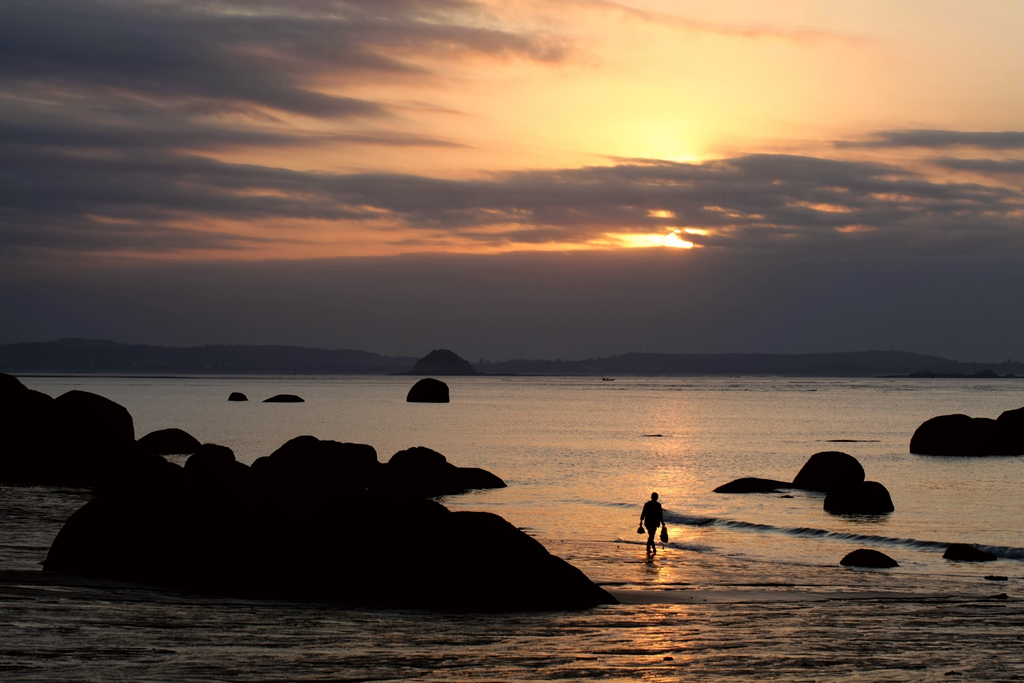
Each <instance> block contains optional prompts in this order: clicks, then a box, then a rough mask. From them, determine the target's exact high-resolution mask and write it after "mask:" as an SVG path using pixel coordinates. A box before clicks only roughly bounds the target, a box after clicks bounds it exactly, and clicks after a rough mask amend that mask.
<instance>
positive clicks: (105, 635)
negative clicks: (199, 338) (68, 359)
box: [0, 375, 1024, 681]
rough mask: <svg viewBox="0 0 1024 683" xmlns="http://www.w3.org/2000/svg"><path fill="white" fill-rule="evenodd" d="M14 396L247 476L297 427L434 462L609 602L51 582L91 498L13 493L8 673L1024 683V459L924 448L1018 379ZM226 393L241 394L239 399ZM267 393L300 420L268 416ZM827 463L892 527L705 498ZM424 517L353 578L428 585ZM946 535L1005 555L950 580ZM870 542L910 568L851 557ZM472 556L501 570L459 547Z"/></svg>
mask: <svg viewBox="0 0 1024 683" xmlns="http://www.w3.org/2000/svg"><path fill="white" fill-rule="evenodd" d="M20 379H21V380H22V382H23V383H24V384H25V385H26V386H28V387H29V388H31V389H36V390H39V391H42V392H45V393H48V394H50V395H52V396H57V395H60V394H62V393H64V392H65V391H68V390H71V389H79V390H84V391H91V392H94V393H97V394H100V395H102V396H106V397H107V398H110V399H112V400H114V401H116V402H118V403H120V404H121V405H123V406H125V407H126V408H127V409H128V410H129V412H130V413H131V414H132V416H133V419H134V422H135V431H136V437H141V436H143V435H145V434H147V433H149V432H151V431H153V430H157V429H163V428H167V427H178V428H181V429H184V430H186V431H187V432H189V433H191V434H192V435H194V436H195V437H196V438H198V439H199V440H200V441H203V442H209V443H217V444H221V445H224V446H228V447H230V448H231V449H232V450H233V451H234V453H235V456H236V458H237V459H238V460H240V461H242V462H245V463H251V462H253V461H254V460H255V459H256V458H259V457H261V456H264V455H269V454H270V453H271V452H272V451H274V450H275V449H276V448H277V447H279V446H280V445H281V444H283V443H284V442H286V441H287V440H289V439H291V438H293V437H295V436H299V435H303V434H311V435H313V436H316V437H318V438H321V439H333V440H337V441H349V442H357V443H367V444H371V445H372V446H374V448H375V449H376V450H377V454H378V458H379V459H380V460H381V461H387V460H388V459H389V458H390V457H391V455H392V454H394V453H395V452H397V451H399V450H402V449H405V448H409V447H411V446H427V447H429V448H432V449H434V450H436V451H439V452H441V453H443V454H444V455H445V456H446V457H447V459H448V461H449V462H451V463H453V464H455V465H458V466H463V467H482V468H485V469H487V470H490V471H491V472H493V473H495V474H497V475H498V476H500V477H501V478H502V479H504V480H505V482H506V483H507V484H508V486H507V488H504V489H496V490H488V491H475V492H470V493H466V494H463V495H459V496H449V497H444V498H441V499H439V500H440V501H441V502H442V503H443V504H444V505H446V506H448V507H449V508H451V509H453V510H484V511H489V512H494V513H497V514H499V515H501V516H502V517H504V518H505V519H507V520H509V521H510V522H511V523H513V524H514V525H516V526H517V527H519V528H521V529H522V530H524V531H525V532H526V533H528V534H530V535H531V536H533V537H535V538H536V539H538V540H539V541H540V542H541V543H543V544H544V546H545V547H547V548H548V550H549V551H551V552H552V553H553V554H555V555H558V556H559V557H562V558H563V559H565V560H567V561H568V562H570V563H572V564H573V565H575V566H577V567H578V568H580V569H581V570H582V571H583V572H584V573H585V574H586V575H587V576H589V577H590V578H591V579H592V580H593V581H595V582H596V583H598V584H600V585H602V586H604V587H605V588H606V589H608V590H609V591H610V592H612V594H613V595H615V596H616V597H618V598H619V599H620V601H621V604H618V605H606V606H601V607H596V608H593V609H590V610H584V611H580V612H542V613H515V614H472V613H445V612H429V611H419V610H370V609H359V608H353V607H351V606H349V605H344V604H334V603H297V602H281V601H256V600H239V599H231V598H220V597H217V596H209V595H191V594H187V593H182V592H177V591H172V590H166V589H160V588H154V587H152V586H144V585H135V584H121V583H113V582H105V581H96V580H86V579H81V580H77V579H68V578H65V577H58V578H54V577H51V576H49V575H45V574H43V573H42V572H41V571H40V564H39V563H40V562H41V561H42V560H43V559H44V558H45V557H46V552H47V549H48V548H49V545H50V543H51V542H52V540H53V538H54V537H55V535H56V534H57V532H58V531H59V530H60V528H61V526H62V524H63V522H64V521H65V520H66V519H67V517H68V516H69V515H70V514H71V513H73V512H74V511H75V510H76V509H78V508H79V507H80V506H81V505H83V504H84V503H85V502H87V501H88V500H89V499H90V493H89V492H88V491H85V490H79V489H67V488H50V487H15V486H7V485H3V486H0V680H3V681H382V680H425V681H426V680H429V681H462V680H466V681H516V680H524V681H525V680H573V679H584V680H604V681H614V680H644V681H716V680H783V681H837V680H843V681H950V680H985V681H1004V680H1005V681H1021V680H1024V461H1022V457H1021V456H992V457H978V458H967V457H936V456H921V455H913V454H911V453H910V452H909V443H910V438H911V436H912V434H913V433H914V430H915V429H916V428H917V426H918V425H920V424H921V423H922V422H924V421H925V420H927V419H929V418H931V417H934V416H936V415H943V414H950V413H965V414H967V415H971V416H974V417H993V418H994V417H997V416H998V415H999V414H1000V413H1001V412H1002V411H1004V410H1008V409H1013V408H1019V407H1021V406H1022V405H1024V379H906V378H855V379H845V378H844V379H834V378H794V377H608V378H601V377H497V376H493V377H492V376H488V377H449V378H445V381H446V383H447V384H448V385H449V387H450V393H451V403H448V404H422V403H407V402H406V401H405V397H406V393H407V392H408V390H409V387H410V386H411V384H412V383H413V382H414V381H415V378H411V377H403V376H387V377H381V376H372V377H371V376H306V375H302V376H273V377H269V376H189V377H120V376H119V377H100V376H25V377H21V378H20ZM234 391H240V392H242V393H244V394H246V395H247V396H248V397H249V401H248V402H228V401H227V397H228V395H229V394H230V393H231V392H234ZM280 393H289V394H297V395H299V396H301V397H302V398H303V399H304V402H303V403H263V402H262V401H263V399H265V398H267V397H270V396H272V395H275V394H280ZM830 450H838V451H842V452H845V453H848V454H850V455H852V456H854V457H855V458H857V460H859V461H860V463H861V464H862V465H863V467H864V470H865V471H866V474H867V479H869V480H872V481H878V482H881V483H882V484H883V485H884V486H885V487H886V488H887V489H888V490H889V492H890V495H891V496H892V499H893V503H894V505H895V511H894V512H893V513H891V514H889V515H884V516H837V515H833V514H830V513H828V512H825V511H824V509H823V496H822V495H820V494H814V493H808V492H801V491H780V492H778V493H769V494H745V495H735V494H734V495H728V494H717V493H714V492H713V489H714V488H715V487H717V486H719V485H721V484H724V483H726V482H728V481H731V480H733V479H736V478H739V477H747V476H755V477H765V478H771V479H780V480H791V479H792V478H793V477H794V476H795V475H796V473H797V472H798V471H799V470H800V468H801V466H802V465H803V464H804V463H805V462H806V461H807V459H808V458H809V457H810V456H811V455H812V454H814V453H816V452H819V451H830ZM176 457H178V456H170V458H171V459H174V458H176ZM179 461H180V460H179ZM652 492H657V493H658V494H659V496H660V500H661V502H662V503H663V504H664V507H665V511H666V512H665V517H666V522H667V526H668V532H669V540H668V542H666V543H664V544H659V547H658V552H657V553H656V554H655V555H653V556H648V555H647V553H646V551H645V547H644V544H645V541H646V536H645V535H638V534H637V532H636V527H637V523H638V520H639V514H640V509H641V506H642V504H643V503H644V502H645V501H646V500H648V499H649V498H650V494H651V493H652ZM416 524H417V520H415V519H410V520H408V522H407V525H406V526H405V527H404V528H395V529H391V530H389V531H388V532H387V535H386V536H387V537H386V538H385V539H384V543H383V546H382V548H381V551H380V552H379V553H375V554H374V555H372V556H358V557H357V556H353V557H352V558H351V561H352V562H365V563H371V564H380V565H382V566H384V565H387V566H392V567H393V566H394V565H395V564H396V563H397V564H398V565H400V566H401V567H405V568H407V573H406V574H405V577H406V580H408V581H410V582H415V581H417V579H418V577H417V558H416V557H415V556H413V555H411V554H410V553H408V552H406V550H405V548H406V544H405V543H404V542H403V538H404V537H406V536H407V535H409V534H413V533H415V527H416ZM336 542H337V543H342V544H343V543H345V539H344V538H338V539H336ZM950 543H971V544H977V545H978V546H979V547H981V548H983V549H985V550H987V551H989V552H991V553H994V554H995V555H996V556H997V559H996V560H995V561H992V562H984V563H963V562H953V561H949V560H945V559H943V557H942V555H943V552H944V550H945V548H946V546H947V545H948V544H950ZM858 548H870V549H874V550H878V551H881V552H883V553H885V554H886V555H889V556H890V557H892V558H893V559H894V560H896V561H897V562H898V563H899V566H898V567H895V568H891V569H884V570H882V569H853V568H847V567H843V566H841V565H840V564H839V562H840V560H841V559H842V558H843V557H844V556H845V555H846V554H847V553H849V552H851V551H853V550H856V549H858ZM459 562H460V563H462V564H463V565H464V568H465V571H466V572H472V573H482V574H486V573H487V572H488V570H489V568H488V566H487V565H486V563H483V562H478V561H477V560H476V558H474V556H473V553H472V551H471V549H469V548H468V547H467V550H466V552H465V554H464V556H463V557H460V558H459ZM424 590H429V586H424ZM495 590H501V586H497V585H496V586H495Z"/></svg>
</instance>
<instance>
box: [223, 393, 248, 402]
mask: <svg viewBox="0 0 1024 683" xmlns="http://www.w3.org/2000/svg"><path fill="white" fill-rule="evenodd" d="M228 400H229V401H248V400H249V397H248V396H246V395H245V394H243V393H242V392H241V391H232V392H231V395H230V396H228Z"/></svg>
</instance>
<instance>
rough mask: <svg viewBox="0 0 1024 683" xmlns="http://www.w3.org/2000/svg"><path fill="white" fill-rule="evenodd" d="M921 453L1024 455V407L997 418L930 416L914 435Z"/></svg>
mask: <svg viewBox="0 0 1024 683" xmlns="http://www.w3.org/2000/svg"><path fill="white" fill-rule="evenodd" d="M910 452H911V453H916V454H918V455H968V456H982V455H1024V408H1017V409H1016V410H1007V411H1006V412H1004V413H1003V414H1001V415H1000V416H999V417H998V418H997V419H995V420H992V419H990V418H986V417H969V416H967V415H961V414H956V415H939V416H938V417H933V418H931V419H930V420H926V421H925V422H924V423H923V424H922V425H921V426H920V427H918V428H917V430H915V431H914V435H913V437H911V439H910Z"/></svg>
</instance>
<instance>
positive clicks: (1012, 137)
mask: <svg viewBox="0 0 1024 683" xmlns="http://www.w3.org/2000/svg"><path fill="white" fill-rule="evenodd" d="M835 144H836V146H837V147H920V148H925V149H946V148H948V147H976V148H979V149H989V150H1006V151H1014V150H1018V151H1021V150H1024V132H1021V131H1015V130H1007V131H973V132H972V131H956V130H884V131H879V132H878V133H875V134H874V135H872V136H871V137H870V138H868V139H867V140H841V141H838V142H836V143H835Z"/></svg>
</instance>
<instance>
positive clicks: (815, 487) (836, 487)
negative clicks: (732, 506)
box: [715, 451, 895, 515]
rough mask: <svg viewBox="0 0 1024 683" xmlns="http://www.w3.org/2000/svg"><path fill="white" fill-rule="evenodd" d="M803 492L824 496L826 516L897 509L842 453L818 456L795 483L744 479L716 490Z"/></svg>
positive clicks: (753, 478) (858, 466)
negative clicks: (814, 492)
mask: <svg viewBox="0 0 1024 683" xmlns="http://www.w3.org/2000/svg"><path fill="white" fill-rule="evenodd" d="M779 489H802V490H804V491H816V492H819V493H824V494H826V495H825V501H824V508H825V511H826V512H831V513H833V514H840V515H884V514H888V513H890V512H892V511H893V510H894V509H895V507H894V506H893V504H892V498H891V497H890V496H889V491H888V490H887V489H886V488H885V487H884V486H883V485H882V484H879V483H878V482H877V481H864V468H863V467H862V466H861V464H860V463H859V462H858V461H857V459H856V458H854V457H853V456H851V455H848V454H846V453H842V452H840V451H823V452H821V453H815V454H814V455H812V456H811V457H810V459H809V460H808V461H807V462H806V463H804V466H803V467H801V468H800V471H799V472H797V475H796V477H794V478H793V481H792V482H786V481H779V480H777V479H762V478H759V477H743V478H742V479H735V480H733V481H730V482H729V483H727V484H722V485H721V486H719V487H718V488H716V489H715V493H775V492H777V491H778V490H779Z"/></svg>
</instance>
